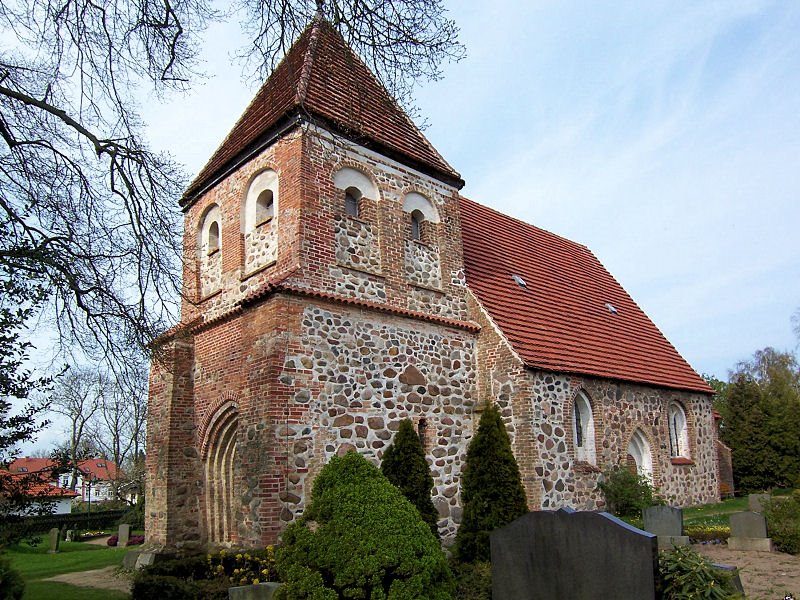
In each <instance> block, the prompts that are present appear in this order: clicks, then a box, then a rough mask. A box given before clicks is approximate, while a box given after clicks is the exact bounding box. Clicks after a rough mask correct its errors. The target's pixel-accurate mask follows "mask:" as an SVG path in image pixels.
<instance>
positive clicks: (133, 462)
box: [86, 362, 147, 498]
mask: <svg viewBox="0 0 800 600" xmlns="http://www.w3.org/2000/svg"><path fill="white" fill-rule="evenodd" d="M146 419H147V367H146V366H145V363H144V362H140V363H139V364H138V365H135V366H131V365H129V366H128V367H127V368H126V371H125V372H124V373H122V374H119V375H118V376H117V377H116V378H113V379H111V378H110V379H109V381H108V386H107V389H106V393H104V394H103V395H102V397H101V398H100V405H99V406H98V407H97V410H96V411H95V412H94V413H93V414H92V416H91V418H90V419H89V420H88V421H87V423H86V435H87V438H88V440H90V442H91V443H92V445H94V446H95V447H96V448H97V449H98V451H99V454H100V455H102V456H103V457H105V458H106V459H107V460H110V461H112V462H113V463H114V464H115V465H117V466H118V467H119V468H118V469H117V471H116V475H115V480H114V481H113V487H114V495H115V496H116V497H117V498H119V495H120V487H121V486H122V485H123V484H124V483H126V482H128V481H131V480H133V481H137V482H139V483H142V482H141V481H139V478H140V477H141V475H143V473H142V469H141V468H140V467H141V466H142V465H141V458H142V455H143V451H144V444H145V424H146Z"/></svg>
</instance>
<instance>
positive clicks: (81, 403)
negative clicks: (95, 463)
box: [50, 367, 110, 491]
mask: <svg viewBox="0 0 800 600" xmlns="http://www.w3.org/2000/svg"><path fill="white" fill-rule="evenodd" d="M109 392H110V384H109V381H108V378H107V377H106V376H105V375H103V374H101V373H99V372H97V371H96V370H94V369H90V368H87V367H76V368H73V369H72V370H70V371H69V372H67V373H66V374H64V376H63V377H62V378H61V381H60V382H59V385H58V386H57V388H56V389H55V390H54V391H53V394H52V397H51V402H50V410H51V411H53V412H54V413H56V414H58V415H61V416H62V417H64V418H65V419H66V422H67V435H68V436H69V438H68V439H67V442H66V451H67V452H66V453H67V459H68V461H69V464H70V471H71V475H70V480H69V489H71V490H73V491H75V486H76V485H77V483H78V470H79V463H80V461H82V460H84V459H86V458H88V456H86V454H87V449H88V450H89V452H91V449H93V448H94V447H93V446H92V445H91V440H90V439H89V438H88V434H89V427H90V423H91V421H92V419H93V418H94V416H95V414H96V413H97V412H98V411H99V410H100V407H101V406H103V404H104V403H105V401H106V396H107V395H108V394H109Z"/></svg>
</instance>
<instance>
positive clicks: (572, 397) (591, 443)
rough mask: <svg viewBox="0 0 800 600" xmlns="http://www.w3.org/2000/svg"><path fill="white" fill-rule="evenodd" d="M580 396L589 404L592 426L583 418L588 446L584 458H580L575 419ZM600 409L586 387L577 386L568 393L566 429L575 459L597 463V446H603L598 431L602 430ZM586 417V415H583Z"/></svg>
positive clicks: (565, 415) (584, 433)
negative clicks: (599, 441) (576, 404)
mask: <svg viewBox="0 0 800 600" xmlns="http://www.w3.org/2000/svg"><path fill="white" fill-rule="evenodd" d="M578 396H583V399H584V400H585V401H586V403H587V404H588V405H589V420H590V424H591V427H587V426H586V425H587V424H586V420H585V419H583V427H582V432H583V435H584V436H586V442H585V444H586V447H587V449H588V448H590V450H587V456H586V457H583V458H579V454H580V453H579V452H578V448H577V446H576V443H575V440H576V437H577V436H576V431H575V419H574V407H575V402H576V401H578ZM599 413H600V411H598V410H597V402H595V401H594V399H592V396H591V394H589V392H588V391H587V390H586V389H585V388H584V387H576V388H574V389H573V390H571V393H570V394H568V395H567V398H566V400H565V405H564V412H563V414H564V429H565V431H566V432H567V433H568V439H569V448H570V454H571V455H572V457H573V458H574V459H575V460H581V461H585V462H588V463H590V464H592V465H597V461H598V458H597V448H598V447H600V446H601V444H598V443H597V441H598V433H599V432H601V431H602V427H601V425H602V423H601V422H600V419H599V418H598V417H599V416H600V414H599ZM581 416H582V417H585V416H586V415H581Z"/></svg>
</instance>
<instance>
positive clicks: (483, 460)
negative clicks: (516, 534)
mask: <svg viewBox="0 0 800 600" xmlns="http://www.w3.org/2000/svg"><path fill="white" fill-rule="evenodd" d="M461 503H462V506H463V509H464V514H463V517H462V520H461V526H460V527H459V529H458V533H457V534H456V555H457V557H458V559H459V560H460V561H462V562H472V561H476V560H478V561H488V560H490V559H491V548H490V544H489V534H490V533H491V532H492V531H494V530H495V529H497V528H499V527H504V526H505V525H508V524H509V523H511V522H512V521H514V520H515V519H517V518H519V517H521V516H522V515H524V514H527V512H528V504H527V500H526V498H525V489H524V488H523V487H522V480H521V479H520V474H519V466H518V465H517V461H516V459H515V458H514V453H513V452H512V450H511V441H510V440H509V438H508V432H507V431H506V427H505V425H504V424H503V420H502V418H501V416H500V411H499V410H498V409H497V407H496V406H494V405H490V406H489V407H487V408H486V410H484V411H483V414H482V415H481V419H480V422H479V423H478V431H477V433H476V434H475V437H474V438H472V441H471V442H470V444H469V448H468V449H467V459H466V463H465V465H464V472H463V474H462V477H461Z"/></svg>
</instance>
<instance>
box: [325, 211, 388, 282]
mask: <svg viewBox="0 0 800 600" xmlns="http://www.w3.org/2000/svg"><path fill="white" fill-rule="evenodd" d="M372 229H373V227H372V225H371V224H370V223H365V222H363V221H359V220H358V219H354V218H352V217H349V218H348V217H345V216H341V217H339V218H338V219H336V220H335V222H334V231H335V235H336V262H337V263H338V264H339V265H342V266H344V267H350V268H352V269H357V270H359V271H365V272H367V273H374V274H378V275H379V274H380V272H381V246H380V243H379V241H378V239H377V236H376V235H375V234H374V233H373V231H372Z"/></svg>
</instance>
